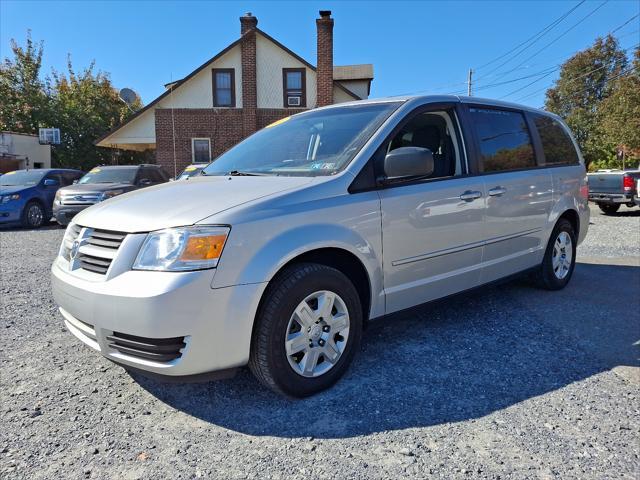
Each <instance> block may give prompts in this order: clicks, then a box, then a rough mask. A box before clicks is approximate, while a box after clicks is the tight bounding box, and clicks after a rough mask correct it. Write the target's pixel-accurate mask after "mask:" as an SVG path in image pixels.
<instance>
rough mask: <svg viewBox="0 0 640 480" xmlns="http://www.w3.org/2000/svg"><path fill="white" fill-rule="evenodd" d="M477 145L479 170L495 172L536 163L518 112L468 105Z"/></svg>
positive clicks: (523, 120)
mask: <svg viewBox="0 0 640 480" xmlns="http://www.w3.org/2000/svg"><path fill="white" fill-rule="evenodd" d="M469 111H470V112H471V121H472V122H473V126H474V128H475V130H476V135H477V137H478V142H479V144H480V156H481V164H482V171H484V172H499V171H504V170H518V169H520V168H529V167H535V166H536V160H535V156H534V153H533V146H532V145H531V137H530V135H529V129H528V128H527V124H526V121H525V119H524V115H522V113H520V112H509V111H506V110H498V109H488V108H470V109H469Z"/></svg>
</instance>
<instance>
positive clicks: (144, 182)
mask: <svg viewBox="0 0 640 480" xmlns="http://www.w3.org/2000/svg"><path fill="white" fill-rule="evenodd" d="M138 185H140V186H141V187H148V186H149V185H151V180H149V179H148V178H141V179H140V181H139V182H138Z"/></svg>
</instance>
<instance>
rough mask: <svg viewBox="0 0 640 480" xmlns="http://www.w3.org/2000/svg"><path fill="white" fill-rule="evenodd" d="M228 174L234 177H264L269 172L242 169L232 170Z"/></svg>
mask: <svg viewBox="0 0 640 480" xmlns="http://www.w3.org/2000/svg"><path fill="white" fill-rule="evenodd" d="M227 175H231V176H232V177H264V176H265V175H268V174H267V173H256V172H241V171H240V170H231V171H230V172H229V173H228V174H227Z"/></svg>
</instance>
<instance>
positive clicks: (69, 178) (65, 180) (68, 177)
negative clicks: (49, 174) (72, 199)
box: [62, 172, 81, 187]
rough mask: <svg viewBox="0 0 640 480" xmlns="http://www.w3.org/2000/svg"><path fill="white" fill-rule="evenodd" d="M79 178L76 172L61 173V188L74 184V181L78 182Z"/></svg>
mask: <svg viewBox="0 0 640 480" xmlns="http://www.w3.org/2000/svg"><path fill="white" fill-rule="evenodd" d="M80 177H81V175H80V174H78V173H76V172H63V173H62V186H63V187H66V186H67V185H71V184H72V183H73V182H74V180H78V179H79V178H80Z"/></svg>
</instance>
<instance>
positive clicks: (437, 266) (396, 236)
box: [380, 106, 485, 313]
mask: <svg viewBox="0 0 640 480" xmlns="http://www.w3.org/2000/svg"><path fill="white" fill-rule="evenodd" d="M405 146H417V147H423V148H429V149H430V150H431V151H432V152H433V154H434V163H435V170H434V172H433V175H432V176H431V177H430V178H427V179H424V180H421V181H413V182H407V183H404V184H403V183H402V182H399V183H395V184H394V185H393V186H392V187H388V188H384V189H382V190H380V200H381V209H382V242H383V257H384V258H383V272H384V289H385V295H386V305H387V313H391V312H395V311H398V310H402V309H404V308H408V307H411V306H414V305H417V304H420V303H423V302H426V301H429V300H433V299H435V298H440V297H443V296H446V295H449V294H452V293H456V292H459V291H462V290H465V289H468V288H471V287H474V286H476V285H477V284H478V282H479V281H480V264H481V262H482V251H483V234H484V228H483V221H484V211H485V203H484V201H485V198H484V196H485V195H484V185H483V179H482V177H479V176H476V177H467V176H464V174H465V173H466V171H467V170H466V169H467V166H466V160H465V153H464V147H463V141H462V138H461V135H460V129H459V128H458V122H457V117H456V114H455V109H454V108H453V106H451V107H450V108H446V106H445V108H439V109H438V110H431V111H426V112H425V111H423V112H420V113H418V114H415V115H413V116H412V117H411V118H409V119H407V123H406V124H405V125H404V126H402V127H401V128H400V130H399V132H398V133H397V134H395V135H394V136H393V138H392V139H391V140H390V141H389V142H388V143H387V144H386V145H383V147H382V148H383V149H386V151H387V152H388V151H390V150H393V149H394V148H399V147H405Z"/></svg>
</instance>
